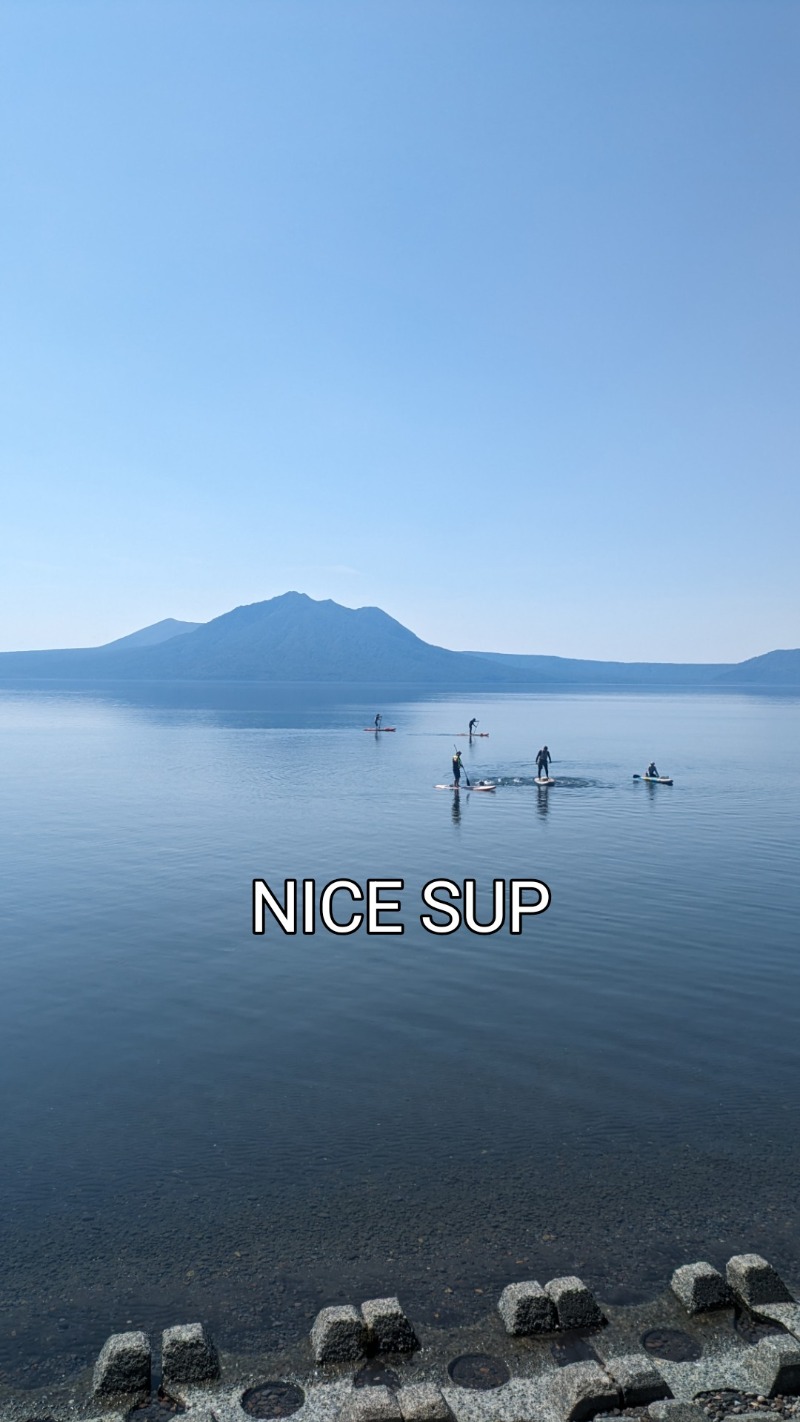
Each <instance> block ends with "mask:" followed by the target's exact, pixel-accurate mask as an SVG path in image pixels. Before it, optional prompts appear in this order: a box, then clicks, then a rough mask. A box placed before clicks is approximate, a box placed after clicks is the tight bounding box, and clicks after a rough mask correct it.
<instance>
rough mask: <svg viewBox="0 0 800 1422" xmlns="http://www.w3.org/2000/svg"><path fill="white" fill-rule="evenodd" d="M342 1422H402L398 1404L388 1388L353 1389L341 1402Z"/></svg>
mask: <svg viewBox="0 0 800 1422" xmlns="http://www.w3.org/2000/svg"><path fill="white" fill-rule="evenodd" d="M340 1416H341V1417H342V1418H343V1419H344V1422H402V1415H401V1412H400V1403H399V1402H398V1400H397V1397H396V1396H395V1394H394V1393H392V1392H390V1391H389V1389H388V1387H355V1388H353V1390H352V1392H348V1393H347V1395H346V1397H345V1398H344V1400H343V1402H342V1410H341V1413H340Z"/></svg>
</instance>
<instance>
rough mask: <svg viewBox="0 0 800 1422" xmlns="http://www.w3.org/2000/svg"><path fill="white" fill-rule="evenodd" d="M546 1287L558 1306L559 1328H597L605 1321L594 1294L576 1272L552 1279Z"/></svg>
mask: <svg viewBox="0 0 800 1422" xmlns="http://www.w3.org/2000/svg"><path fill="white" fill-rule="evenodd" d="M545 1289H546V1291H547V1293H548V1294H549V1295H550V1298H551V1299H552V1300H553V1303H554V1304H555V1306H556V1313H557V1314H558V1326H559V1328H596V1327H597V1325H598V1324H600V1323H605V1321H606V1320H605V1315H604V1313H603V1312H602V1309H601V1308H600V1306H599V1304H598V1303H597V1300H596V1299H595V1296H594V1294H593V1293H592V1292H591V1290H590V1289H587V1287H586V1285H585V1284H584V1282H583V1280H582V1279H578V1278H576V1276H575V1275H574V1274H569V1275H567V1276H565V1277H564V1278H563V1279H551V1280H550V1283H549V1284H545Z"/></svg>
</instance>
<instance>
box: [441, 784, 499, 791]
mask: <svg viewBox="0 0 800 1422" xmlns="http://www.w3.org/2000/svg"><path fill="white" fill-rule="evenodd" d="M433 788H434V790H496V789H497V786H496V785H475V784H472V785H434V787H433Z"/></svg>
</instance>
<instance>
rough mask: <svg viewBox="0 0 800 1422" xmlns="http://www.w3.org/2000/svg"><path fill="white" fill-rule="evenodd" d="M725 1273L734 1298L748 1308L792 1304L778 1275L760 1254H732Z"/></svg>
mask: <svg viewBox="0 0 800 1422" xmlns="http://www.w3.org/2000/svg"><path fill="white" fill-rule="evenodd" d="M725 1273H726V1276H727V1280H728V1283H729V1284H730V1286H731V1288H732V1289H733V1292H734V1293H735V1294H736V1297H737V1298H739V1299H741V1301H742V1303H744V1304H746V1305H747V1307H748V1308H750V1307H751V1305H752V1304H768V1303H791V1302H792V1296H791V1294H790V1293H789V1290H788V1289H787V1287H786V1285H785V1284H784V1282H783V1279H782V1278H781V1276H780V1274H778V1273H777V1271H776V1270H775V1269H773V1267H772V1265H771V1264H768V1263H767V1261H766V1259H762V1258H761V1255H760V1254H734V1256H733V1258H732V1259H729V1260H728V1267H727V1269H726V1271H725Z"/></svg>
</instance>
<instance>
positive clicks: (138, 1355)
mask: <svg viewBox="0 0 800 1422" xmlns="http://www.w3.org/2000/svg"><path fill="white" fill-rule="evenodd" d="M151 1363H152V1359H151V1353H150V1339H149V1338H148V1336H147V1334H146V1333H139V1332H136V1333H112V1335H111V1337H110V1338H107V1339H106V1341H105V1343H104V1344H103V1347H102V1348H101V1350H100V1354H99V1357H98V1359H97V1362H96V1363H95V1365H94V1376H93V1378H92V1391H93V1393H94V1395H95V1397H118V1396H120V1397H121V1396H123V1395H129V1396H131V1397H134V1396H135V1397H149V1396H150V1374H151Z"/></svg>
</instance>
